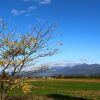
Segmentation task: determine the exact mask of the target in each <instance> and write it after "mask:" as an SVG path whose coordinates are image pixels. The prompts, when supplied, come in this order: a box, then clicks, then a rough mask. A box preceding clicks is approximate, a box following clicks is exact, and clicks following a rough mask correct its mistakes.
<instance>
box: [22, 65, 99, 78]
mask: <svg viewBox="0 0 100 100" xmlns="http://www.w3.org/2000/svg"><path fill="white" fill-rule="evenodd" d="M21 75H22V76H24V77H27V76H31V77H44V76H46V77H47V76H58V75H85V76H89V75H100V65H99V64H86V63H83V64H75V65H73V66H69V65H66V66H52V67H49V68H48V69H45V70H39V71H38V70H37V71H35V72H34V71H28V72H22V74H21Z"/></svg>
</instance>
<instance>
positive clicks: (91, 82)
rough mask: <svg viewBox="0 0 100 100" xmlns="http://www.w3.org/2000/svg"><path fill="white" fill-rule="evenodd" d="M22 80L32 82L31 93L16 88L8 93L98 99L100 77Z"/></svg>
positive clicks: (40, 99)
mask: <svg viewBox="0 0 100 100" xmlns="http://www.w3.org/2000/svg"><path fill="white" fill-rule="evenodd" d="M23 81H27V82H29V83H31V84H32V86H33V89H32V91H31V93H29V94H27V95H26V94H23V93H22V92H21V91H20V90H18V89H13V90H12V91H9V92H8V95H9V96H13V97H15V96H16V97H18V98H19V97H20V98H22V97H24V98H27V97H28V98H31V99H30V100H100V79H81V78H80V79H52V78H50V79H23ZM33 98H34V99H33ZM35 98H36V99H35ZM43 98H45V99H43ZM27 100H28V99H27Z"/></svg>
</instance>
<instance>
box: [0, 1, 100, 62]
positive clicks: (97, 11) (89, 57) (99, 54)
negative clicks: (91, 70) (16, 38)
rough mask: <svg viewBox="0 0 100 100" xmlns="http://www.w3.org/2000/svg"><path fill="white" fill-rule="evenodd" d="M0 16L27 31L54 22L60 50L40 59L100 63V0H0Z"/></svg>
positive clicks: (44, 60) (45, 60)
mask: <svg viewBox="0 0 100 100" xmlns="http://www.w3.org/2000/svg"><path fill="white" fill-rule="evenodd" d="M0 18H3V19H5V20H6V21H8V22H13V23H15V24H16V25H17V26H18V28H19V30H20V31H27V30H28V28H29V27H30V26H32V25H34V24H36V23H43V22H45V21H47V22H49V23H55V22H57V29H56V32H55V33H59V34H60V36H58V37H57V38H55V40H57V41H61V42H63V46H62V47H61V50H62V51H61V53H59V54H58V55H55V56H52V57H49V58H45V59H43V60H41V62H43V63H44V62H45V63H46V62H60V61H65V62H86V63H100V0H0Z"/></svg>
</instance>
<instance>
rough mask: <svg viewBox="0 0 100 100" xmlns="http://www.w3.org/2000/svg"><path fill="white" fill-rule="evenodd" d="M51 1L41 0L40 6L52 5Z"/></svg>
mask: <svg viewBox="0 0 100 100" xmlns="http://www.w3.org/2000/svg"><path fill="white" fill-rule="evenodd" d="M50 3H51V0H39V4H50Z"/></svg>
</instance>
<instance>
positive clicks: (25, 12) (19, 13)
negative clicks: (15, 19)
mask: <svg viewBox="0 0 100 100" xmlns="http://www.w3.org/2000/svg"><path fill="white" fill-rule="evenodd" d="M35 9H36V7H34V6H30V7H28V8H27V9H24V10H18V9H15V8H14V9H12V10H11V13H12V14H13V15H15V16H17V15H21V14H25V15H27V14H28V13H30V12H31V11H33V10H35Z"/></svg>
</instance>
